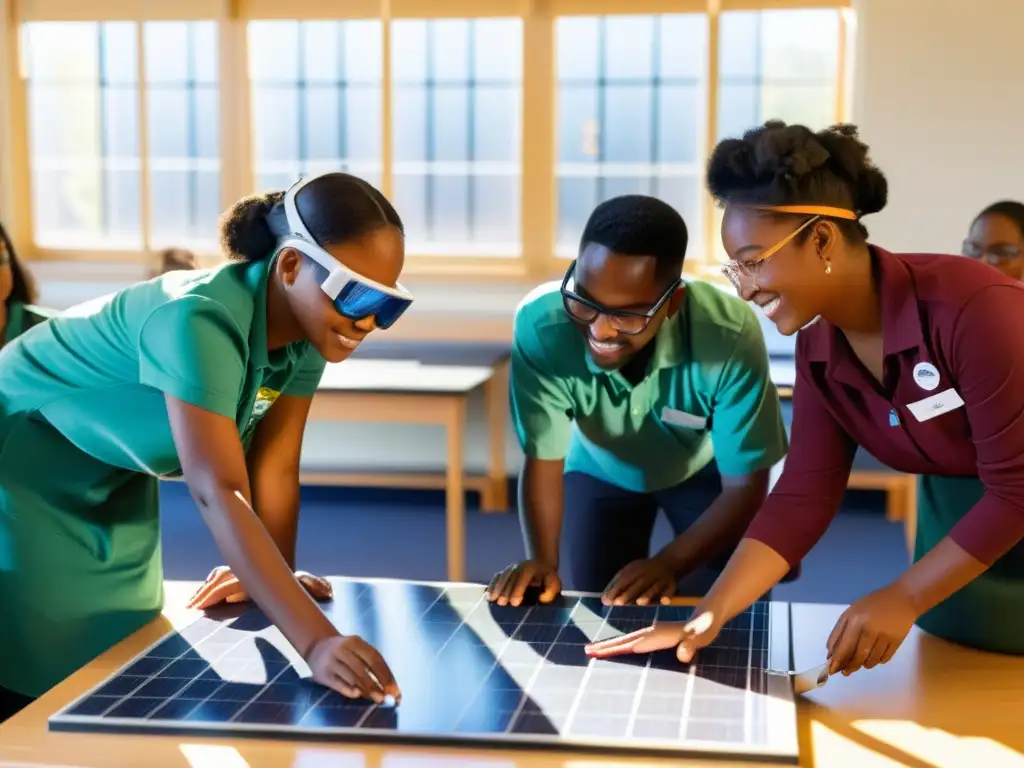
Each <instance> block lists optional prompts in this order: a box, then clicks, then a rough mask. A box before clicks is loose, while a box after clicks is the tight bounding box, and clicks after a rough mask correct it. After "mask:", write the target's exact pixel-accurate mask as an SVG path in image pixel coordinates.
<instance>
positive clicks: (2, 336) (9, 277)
mask: <svg viewBox="0 0 1024 768" xmlns="http://www.w3.org/2000/svg"><path fill="white" fill-rule="evenodd" d="M35 302H36V286H35V283H34V282H33V280H32V275H31V274H29V271H28V269H26V268H25V265H24V264H22V263H21V261H19V260H18V257H17V255H16V254H15V253H14V244H13V243H12V242H11V239H10V237H9V236H8V235H7V231H6V230H5V229H4V228H3V225H2V224H0V347H3V346H4V345H5V344H7V343H8V342H11V341H13V340H14V339H16V338H17V337H18V336H21V334H23V333H24V332H25V331H27V330H28V329H29V328H32V327H33V326H35V325H38V324H39V323H41V322H43V321H44V320H47V319H49V318H50V317H52V313H51V312H49V311H48V310H46V309H43V308H42V307H37V306H35Z"/></svg>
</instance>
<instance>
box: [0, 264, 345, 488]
mask: <svg viewBox="0 0 1024 768" xmlns="http://www.w3.org/2000/svg"><path fill="white" fill-rule="evenodd" d="M270 267H271V260H270V259H266V260H262V261H258V262H254V263H251V264H227V265H224V266H221V267H217V268H214V269H206V270H196V271H191V272H170V273H167V274H165V275H162V276H160V277H158V278H155V279H154V280H151V281H148V282H144V283H139V284H136V285H133V286H131V287H130V288H127V289H125V290H123V291H121V292H119V293H116V294H113V295H110V296H105V297H102V298H99V299H96V300H94V301H90V302H87V303H85V304H80V305H78V306H76V307H73V308H71V309H69V310H67V311H65V312H63V313H60V314H59V315H58V316H56V317H55V318H53V319H52V320H50V322H48V323H45V324H43V325H42V326H40V327H38V328H37V329H36V330H35V331H34V332H33V333H29V334H26V335H24V336H22V337H21V338H20V339H18V340H17V341H16V342H14V343H13V344H10V345H7V346H5V348H4V349H3V351H2V352H0V368H2V369H3V371H4V381H3V382H2V384H0V414H6V415H8V416H10V415H11V414H14V413H17V412H26V411H37V412H38V413H39V414H40V415H41V416H42V417H44V418H45V419H46V420H47V421H49V422H50V423H51V424H52V425H53V426H54V427H55V428H56V429H57V430H58V431H59V432H60V433H61V434H63V435H64V436H65V438H67V439H68V440H69V441H71V442H72V443H73V444H74V445H76V446H77V447H78V448H79V449H80V450H82V451H83V452H84V453H86V454H88V455H89V456H91V457H92V458H94V459H97V460H99V461H101V462H103V463H106V464H108V465H110V466H112V467H117V468H122V469H129V470H135V471H140V472H145V473H148V474H155V475H159V476H169V475H177V474H180V471H181V465H180V462H179V461H178V457H177V450H176V449H175V445H174V440H173V437H172V434H171V429H170V424H169V422H168V418H167V409H166V405H165V401H164V394H165V393H167V394H170V395H172V396H173V397H176V398H178V399H180V400H183V401H185V402H187V403H190V404H192V405H195V406H198V407H200V408H203V409H205V410H208V411H212V412H214V413H217V414H220V415H222V416H226V417H228V418H230V419H231V420H232V421H235V422H236V423H237V424H238V428H239V433H240V435H241V436H242V439H243V441H244V442H245V443H246V444H248V441H249V440H250V438H251V436H252V433H253V430H254V428H255V425H256V422H258V421H259V419H260V418H261V417H262V416H263V415H264V414H265V413H266V411H267V409H268V408H269V407H270V406H271V405H272V404H273V402H274V400H275V399H276V398H277V396H278V395H279V394H282V393H286V394H289V395H295V396H299V397H309V396H312V395H313V394H314V393H315V391H316V388H317V385H318V384H319V381H320V376H321V374H322V372H323V369H324V366H325V361H324V359H323V357H321V356H320V354H319V353H317V352H316V350H315V349H313V348H312V347H311V346H310V345H309V343H308V342H304V341H303V342H296V343H293V344H290V345H288V346H287V347H284V348H282V349H278V350H275V351H273V352H268V350H267V319H266V305H267V280H268V277H269V274H270Z"/></svg>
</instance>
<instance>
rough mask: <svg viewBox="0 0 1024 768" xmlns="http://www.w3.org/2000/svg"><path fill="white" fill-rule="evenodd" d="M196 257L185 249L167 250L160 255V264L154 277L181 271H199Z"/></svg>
mask: <svg viewBox="0 0 1024 768" xmlns="http://www.w3.org/2000/svg"><path fill="white" fill-rule="evenodd" d="M198 268H199V261H198V260H197V259H196V255H195V254H194V253H192V251H189V250H187V249H185V248H167V249H166V250H164V251H161V253H160V264H159V266H158V267H157V268H156V269H155V270H154V272H153V275H152V276H153V277H158V276H159V275H162V274H165V273H167V272H174V271H175V270H179V269H198Z"/></svg>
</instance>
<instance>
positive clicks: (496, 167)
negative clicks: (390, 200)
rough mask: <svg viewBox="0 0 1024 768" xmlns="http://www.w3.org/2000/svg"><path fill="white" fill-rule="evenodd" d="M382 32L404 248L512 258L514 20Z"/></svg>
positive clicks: (518, 66)
mask: <svg viewBox="0 0 1024 768" xmlns="http://www.w3.org/2000/svg"><path fill="white" fill-rule="evenodd" d="M392 29H393V38H392V40H393V59H392V71H393V72H394V76H395V89H394V112H393V114H394V129H393V130H394V142H393V151H394V165H393V171H394V194H395V204H396V206H397V208H398V210H399V212H400V213H401V214H402V217H403V219H404V220H405V222H406V232H407V236H408V247H409V251H410V252H412V253H437V254H444V255H457V254H463V253H465V254H474V255H484V254H493V255H505V256H512V255H516V254H518V253H519V250H520V234H519V225H520V211H519V208H520V206H519V202H518V201H519V190H520V156H521V152H520V146H519V145H520V137H521V135H522V133H521V127H520V119H521V91H522V40H523V38H522V23H521V21H520V20H519V19H468V20H467V19H443V20H437V21H427V20H420V19H401V20H398V21H395V22H393V25H392Z"/></svg>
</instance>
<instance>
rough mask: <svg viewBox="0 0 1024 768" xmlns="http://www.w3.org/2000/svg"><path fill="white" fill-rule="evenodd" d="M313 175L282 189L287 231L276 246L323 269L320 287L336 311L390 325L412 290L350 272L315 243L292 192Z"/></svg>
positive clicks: (406, 305) (404, 307)
mask: <svg viewBox="0 0 1024 768" xmlns="http://www.w3.org/2000/svg"><path fill="white" fill-rule="evenodd" d="M315 178H317V177H316V176H310V177H307V178H305V179H301V180H299V181H298V182H296V183H295V184H293V185H292V186H291V188H290V189H289V190H288V191H287V192H286V193H285V196H284V211H285V215H286V216H287V219H288V229H289V234H287V235H285V236H284V237H282V238H281V239H280V240H279V241H278V245H277V249H278V251H281V250H283V249H285V248H294V249H295V250H297V251H299V252H300V253H302V254H304V255H305V256H307V257H309V258H310V259H312V260H313V261H314V262H316V263H317V264H319V265H320V266H321V267H322V268H323V269H324V271H325V272H326V273H327V276H326V277H325V278H324V280H323V282H322V283H321V284H320V288H321V290H323V292H324V293H325V294H327V296H328V298H330V299H331V301H332V302H334V308H335V309H336V310H338V312H339V313H341V314H342V315H344V316H345V317H347V318H350V319H352V320H361V319H363V318H365V317H370V316H373V317H374V318H375V322H376V324H377V327H378V328H390V327H391V326H392V325H394V324H395V321H397V320H398V318H399V317H401V316H402V314H403V313H404V312H405V310H407V309H408V308H409V307H410V306H411V305H412V302H413V297H412V294H411V293H409V292H408V291H407V290H405V288H403V287H402V286H401V285H396V286H395V287H394V288H392V287H391V286H388V285H383V284H381V283H378V282H376V281H374V280H371V279H370V278H368V277H363V276H362V275H360V274H358V273H356V272H353V271H352V270H351V269H349V268H347V267H346V266H344V265H343V264H342V263H341V262H339V261H338V260H337V259H336V258H334V257H333V256H331V254H329V253H328V252H327V251H325V250H324V249H323V248H321V247H320V246H319V245H317V243H316V240H315V239H313V236H312V235H310V234H309V230H307V229H306V225H305V224H303V223H302V217H301V216H299V211H298V208H296V207H295V196H296V195H297V194H298V193H299V191H300V190H301V189H302V188H303V187H304V186H306V185H307V184H308V183H309V182H311V181H312V180H313V179H315Z"/></svg>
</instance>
